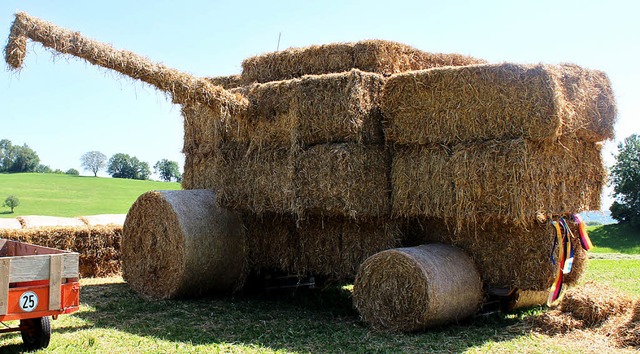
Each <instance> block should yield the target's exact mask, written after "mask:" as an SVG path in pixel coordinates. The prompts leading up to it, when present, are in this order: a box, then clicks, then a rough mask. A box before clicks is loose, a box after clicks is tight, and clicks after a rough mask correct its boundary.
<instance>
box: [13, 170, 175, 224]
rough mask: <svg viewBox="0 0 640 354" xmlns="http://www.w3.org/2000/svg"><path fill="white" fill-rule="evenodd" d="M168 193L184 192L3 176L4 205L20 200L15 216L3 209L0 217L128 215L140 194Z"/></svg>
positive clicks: (139, 184)
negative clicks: (11, 199) (12, 197)
mask: <svg viewBox="0 0 640 354" xmlns="http://www.w3.org/2000/svg"><path fill="white" fill-rule="evenodd" d="M167 189H180V184H179V183H168V182H157V181H137V180H130V179H119V178H100V177H82V176H70V175H63V174H43V173H16V174H0V205H2V202H3V201H4V199H5V198H6V197H7V196H9V195H15V196H16V197H18V199H20V205H19V206H18V207H17V208H15V211H14V213H13V214H12V213H10V212H9V208H6V207H5V208H0V217H4V218H15V217H16V216H21V215H52V216H68V217H74V216H83V215H96V214H126V213H127V211H128V210H129V207H130V206H131V204H133V202H134V201H135V200H136V199H137V198H138V196H140V194H142V193H144V192H147V191H150V190H167Z"/></svg>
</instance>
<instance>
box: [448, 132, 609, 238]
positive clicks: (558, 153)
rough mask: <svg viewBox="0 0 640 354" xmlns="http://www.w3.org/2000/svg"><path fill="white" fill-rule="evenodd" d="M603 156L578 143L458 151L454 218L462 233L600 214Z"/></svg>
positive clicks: (595, 147) (493, 144) (519, 143)
mask: <svg viewBox="0 0 640 354" xmlns="http://www.w3.org/2000/svg"><path fill="white" fill-rule="evenodd" d="M600 150H601V146H600V145H599V144H595V143H588V142H584V141H582V140H579V139H576V138H575V137H574V138H572V137H565V138H562V139H560V140H558V141H557V142H555V143H544V142H533V141H529V140H524V139H516V140H509V141H505V142H498V141H490V142H485V143H480V144H469V145H456V146H455V147H454V149H453V156H452V157H451V161H450V168H451V172H452V175H453V183H454V185H455V192H456V195H455V199H454V201H452V203H454V205H455V206H454V209H455V210H454V211H453V212H452V215H451V216H452V217H455V218H456V222H457V228H460V227H461V226H462V225H463V224H480V225H482V224H484V223H485V222H487V221H488V220H490V219H499V220H503V222H506V223H513V224H515V225H520V226H525V225H528V223H530V222H531V221H532V220H535V219H536V217H537V216H539V215H559V214H566V213H574V212H581V211H584V210H596V209H598V208H599V207H600V193H601V191H602V187H603V186H604V183H605V179H606V171H605V169H604V167H603V163H602V156H601V153H600Z"/></svg>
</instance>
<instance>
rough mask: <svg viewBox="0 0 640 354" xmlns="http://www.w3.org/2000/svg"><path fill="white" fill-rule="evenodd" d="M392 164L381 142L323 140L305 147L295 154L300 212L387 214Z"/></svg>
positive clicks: (361, 215)
mask: <svg viewBox="0 0 640 354" xmlns="http://www.w3.org/2000/svg"><path fill="white" fill-rule="evenodd" d="M389 164H390V158H389V154H388V152H387V151H386V149H385V148H384V147H382V146H365V145H360V144H322V145H316V146H313V147H311V148H309V149H305V150H303V151H302V152H300V154H299V156H298V157H296V181H295V187H296V208H297V211H298V214H304V213H312V214H323V215H341V216H348V217H351V218H353V219H356V218H375V217H382V216H386V215H388V214H389V212H390V199H389V198H390V193H389V180H388V175H389Z"/></svg>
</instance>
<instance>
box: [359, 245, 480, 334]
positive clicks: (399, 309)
mask: <svg viewBox="0 0 640 354" xmlns="http://www.w3.org/2000/svg"><path fill="white" fill-rule="evenodd" d="M481 301H482V283H481V281H480V276H479V274H478V271H477V270H476V268H475V265H474V264H473V261H472V260H471V258H469V257H468V256H467V255H466V254H465V253H464V252H463V251H461V250H460V249H458V248H456V247H453V246H450V245H444V244H429V245H422V246H417V247H411V248H399V249H391V250H387V251H383V252H380V253H377V254H375V255H373V256H372V257H370V258H368V259H367V260H366V261H365V262H364V263H363V264H362V266H361V267H360V270H359V271H358V275H357V277H356V280H355V282H354V285H353V302H354V305H355V307H356V308H357V309H358V311H359V312H360V315H361V316H362V319H363V320H364V321H365V322H367V323H369V324H371V325H372V326H373V327H374V328H379V329H385V330H392V331H417V330H423V329H426V328H429V327H433V326H437V325H440V324H444V323H450V322H454V321H460V320H463V319H465V318H467V317H469V316H471V315H473V314H474V313H475V311H476V310H477V309H478V307H479V305H480V303H481Z"/></svg>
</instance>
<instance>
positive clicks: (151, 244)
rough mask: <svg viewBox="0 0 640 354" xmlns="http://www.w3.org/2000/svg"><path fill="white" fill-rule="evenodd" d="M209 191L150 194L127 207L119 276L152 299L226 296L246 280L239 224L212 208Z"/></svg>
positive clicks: (229, 214) (235, 217)
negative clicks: (121, 275) (121, 273)
mask: <svg viewBox="0 0 640 354" xmlns="http://www.w3.org/2000/svg"><path fill="white" fill-rule="evenodd" d="M215 199H216V197H215V194H214V193H213V192H211V191H208V190H190V191H154V192H147V193H145V194H143V195H141V196H140V197H139V198H138V199H137V200H136V202H135V203H134V204H133V206H131V209H130V210H129V213H128V214H127V219H126V221H125V224H124V228H123V240H122V270H123V276H124V278H125V280H126V281H127V282H128V283H129V285H130V286H131V287H132V288H133V289H134V290H135V291H136V292H138V293H139V294H140V295H141V296H144V297H146V298H151V299H168V298H177V297H193V296H204V295H212V294H225V293H230V292H232V291H235V290H237V289H239V288H240V287H241V286H242V284H243V282H244V278H245V276H246V265H245V262H246V246H245V242H244V238H245V236H244V230H243V227H242V222H241V220H240V218H239V216H238V215H236V214H235V213H233V212H231V211H228V210H224V209H220V208H218V207H216V206H215Z"/></svg>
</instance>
